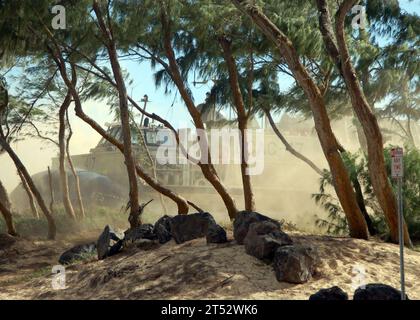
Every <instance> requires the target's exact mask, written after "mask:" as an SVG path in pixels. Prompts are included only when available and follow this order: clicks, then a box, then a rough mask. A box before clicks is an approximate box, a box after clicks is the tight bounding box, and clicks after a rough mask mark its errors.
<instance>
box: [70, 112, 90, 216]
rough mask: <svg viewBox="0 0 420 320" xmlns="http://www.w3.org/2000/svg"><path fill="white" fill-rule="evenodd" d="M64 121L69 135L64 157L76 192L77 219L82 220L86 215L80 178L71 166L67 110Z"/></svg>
mask: <svg viewBox="0 0 420 320" xmlns="http://www.w3.org/2000/svg"><path fill="white" fill-rule="evenodd" d="M66 119H67V127H68V128H69V134H68V136H67V142H66V155H67V161H68V162H69V167H70V170H71V172H72V174H73V178H74V188H75V191H76V197H77V204H78V206H79V217H80V218H81V219H84V218H85V217H86V213H85V206H84V205H83V198H82V192H81V191H80V178H79V175H78V174H77V172H76V169H75V167H74V165H73V160H72V158H71V153H70V141H71V138H72V136H73V130H72V128H71V124H70V121H69V117H68V110H67V112H66Z"/></svg>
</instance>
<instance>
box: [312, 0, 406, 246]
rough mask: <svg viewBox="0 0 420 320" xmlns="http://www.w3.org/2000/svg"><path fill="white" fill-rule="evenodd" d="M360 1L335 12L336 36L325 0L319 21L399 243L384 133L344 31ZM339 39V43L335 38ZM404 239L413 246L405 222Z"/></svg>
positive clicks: (378, 194) (352, 0) (319, 2)
mask: <svg viewBox="0 0 420 320" xmlns="http://www.w3.org/2000/svg"><path fill="white" fill-rule="evenodd" d="M356 3H357V1H356V0H350V1H349V0H345V1H344V2H342V4H341V5H340V8H339V10H338V11H337V14H336V21H335V38H336V39H334V34H333V31H332V26H333V24H332V20H331V16H330V13H329V9H328V4H327V2H326V0H317V5H318V10H319V12H320V18H319V24H320V30H321V33H322V35H323V39H324V43H325V46H326V48H327V52H328V54H329V55H330V57H331V58H332V59H333V61H334V63H335V64H336V66H337V69H338V71H339V72H340V73H341V75H342V77H343V79H344V82H345V83H346V87H347V90H348V91H349V94H350V99H351V102H352V106H353V109H354V112H355V113H356V115H357V118H358V119H359V121H360V124H361V125H362V127H363V132H364V135H365V137H366V142H367V149H368V168H369V173H370V178H371V181H372V187H373V191H374V193H375V195H376V198H377V199H378V202H379V204H380V206H381V208H382V210H383V212H384V216H385V220H386V222H387V224H388V227H389V229H390V235H391V241H392V242H394V243H398V209H397V201H396V198H395V195H394V192H393V190H392V187H391V184H390V182H389V179H388V175H387V172H386V166H385V159H384V149H383V140H382V134H381V131H380V128H379V125H378V121H377V119H376V117H375V115H374V114H373V112H372V110H371V107H370V105H369V103H368V102H367V100H366V97H365V94H364V92H363V90H362V88H361V86H360V82H359V79H358V77H357V75H356V71H355V69H354V67H353V64H352V62H351V57H350V53H349V51H348V48H347V43H346V40H345V31H344V20H345V17H346V14H347V13H348V11H349V10H350V9H351V8H352V7H353V5H355V4H356ZM335 41H337V43H336V42H335ZM404 242H405V244H406V245H408V246H411V240H410V235H409V233H408V228H407V225H406V224H405V223H404Z"/></svg>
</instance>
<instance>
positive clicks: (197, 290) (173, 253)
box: [0, 232, 420, 299]
mask: <svg viewBox="0 0 420 320" xmlns="http://www.w3.org/2000/svg"><path fill="white" fill-rule="evenodd" d="M291 236H292V238H293V240H294V241H295V243H303V244H310V245H312V246H314V247H316V248H317V249H318V251H319V254H320V257H321V259H322V264H321V266H320V267H319V270H318V272H317V274H316V275H315V277H314V278H313V279H312V280H310V281H309V282H308V283H305V284H301V285H295V284H288V283H281V282H278V281H277V280H276V278H275V275H274V272H273V270H272V267H271V266H269V265H266V264H264V263H263V262H261V261H259V260H258V259H256V258H254V257H252V256H249V255H247V254H246V253H245V250H244V247H243V246H239V245H236V244H235V242H230V243H227V244H220V245H207V244H206V242H205V239H197V240H194V241H190V242H187V243H184V244H182V245H176V244H175V243H174V242H173V241H171V242H169V243H167V244H165V245H163V246H161V247H159V248H158V249H154V250H150V251H138V250H137V251H130V252H125V253H122V254H120V255H117V256H114V257H111V258H108V259H106V260H104V261H95V259H91V260H90V261H85V262H82V263H77V264H75V265H72V266H69V267H67V269H66V277H67V278H66V283H67V288H66V289H64V290H53V289H52V287H51V279H52V277H51V267H52V266H53V265H55V264H56V261H57V259H58V257H59V255H60V253H61V252H62V251H63V250H64V249H66V248H69V247H70V246H71V245H72V244H74V243H75V242H80V241H75V240H74V241H58V242H46V241H38V242H33V241H27V240H20V241H18V242H16V243H13V244H9V245H6V248H5V247H4V246H3V248H2V247H1V246H0V287H1V292H0V299H308V297H309V296H310V295H311V294H312V293H314V292H316V291H317V290H319V289H321V288H326V287H331V286H333V285H338V286H340V287H341V288H343V289H344V290H345V291H346V292H348V293H349V295H350V297H351V296H352V295H353V292H354V286H357V285H358V284H363V283H373V282H381V283H386V284H389V285H392V286H394V287H398V286H399V267H398V266H399V265H398V262H399V256H398V252H399V251H398V246H396V245H392V244H386V243H380V242H377V241H373V240H371V241H361V240H354V239H348V238H333V237H327V236H310V235H303V234H300V233H297V232H295V233H291ZM230 237H231V235H230ZM0 243H1V242H0ZM406 282H407V294H408V295H409V297H410V298H411V299H420V252H416V251H412V250H406Z"/></svg>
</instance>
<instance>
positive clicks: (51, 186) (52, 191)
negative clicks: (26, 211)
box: [48, 167, 55, 214]
mask: <svg viewBox="0 0 420 320" xmlns="http://www.w3.org/2000/svg"><path fill="white" fill-rule="evenodd" d="M48 186H49V188H50V212H51V214H54V203H55V200H54V199H55V196H54V188H53V178H52V174H51V169H50V167H48Z"/></svg>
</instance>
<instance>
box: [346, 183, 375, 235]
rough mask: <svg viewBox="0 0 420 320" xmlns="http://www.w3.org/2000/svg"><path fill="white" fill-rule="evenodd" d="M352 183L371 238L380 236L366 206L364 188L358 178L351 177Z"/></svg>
mask: <svg viewBox="0 0 420 320" xmlns="http://www.w3.org/2000/svg"><path fill="white" fill-rule="evenodd" d="M351 182H352V184H353V188H354V191H355V193H356V199H357V204H358V205H359V208H360V211H362V214H363V217H364V218H365V221H366V224H367V228H368V231H369V234H370V235H371V236H374V235H376V234H378V231H377V230H376V228H375V226H374V225H373V221H372V219H371V218H370V216H369V214H368V212H367V209H366V205H365V199H364V197H363V191H362V186H361V185H360V182H359V180H358V179H357V176H355V177H351Z"/></svg>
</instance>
